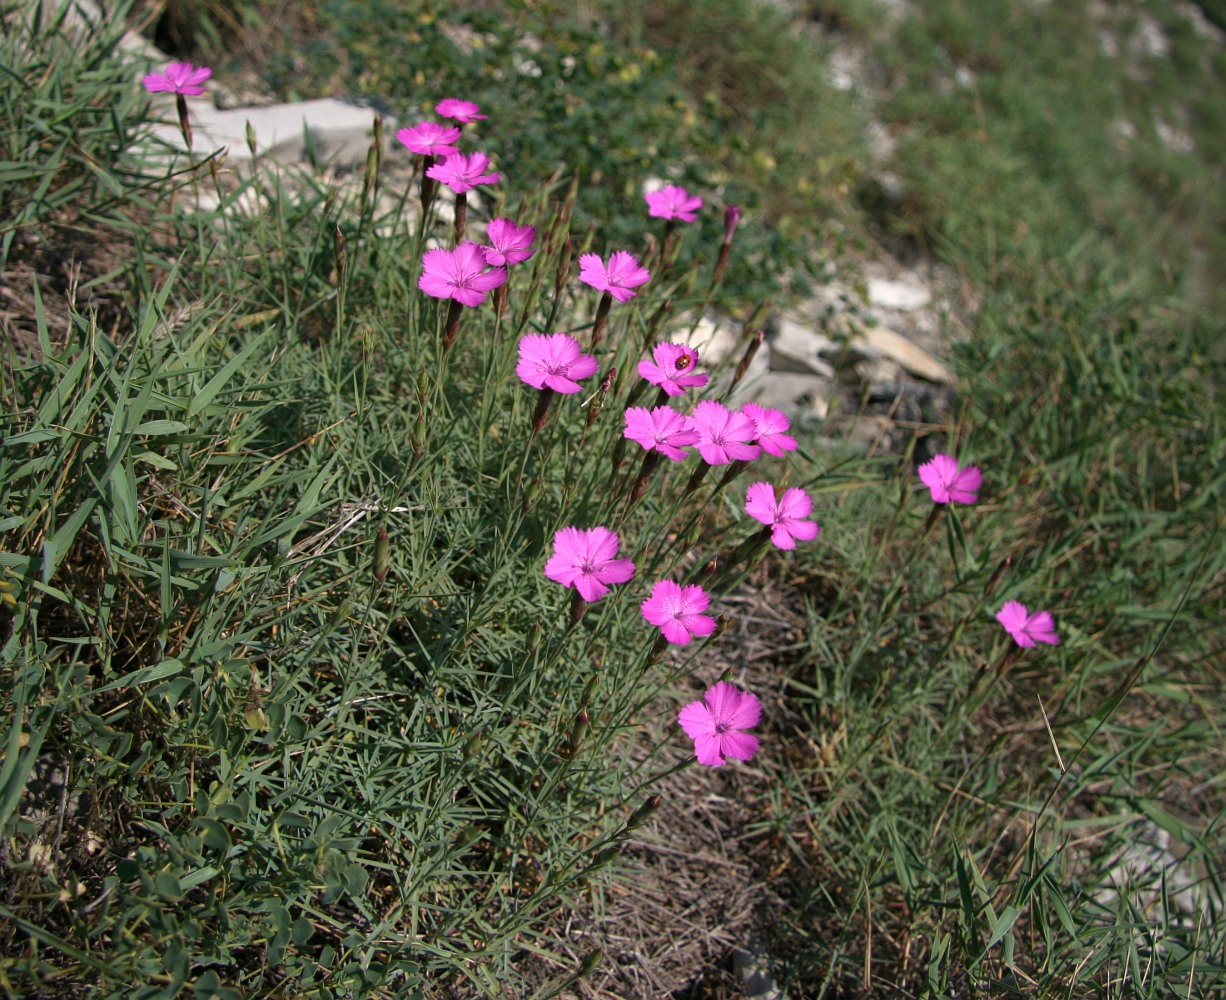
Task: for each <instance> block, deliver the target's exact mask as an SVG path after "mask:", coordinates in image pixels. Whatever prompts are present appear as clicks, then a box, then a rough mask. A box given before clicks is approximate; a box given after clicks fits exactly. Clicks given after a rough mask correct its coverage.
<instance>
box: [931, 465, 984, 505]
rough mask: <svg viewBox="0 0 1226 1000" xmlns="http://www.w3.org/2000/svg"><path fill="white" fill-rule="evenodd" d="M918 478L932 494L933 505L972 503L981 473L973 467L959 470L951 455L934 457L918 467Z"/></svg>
mask: <svg viewBox="0 0 1226 1000" xmlns="http://www.w3.org/2000/svg"><path fill="white" fill-rule="evenodd" d="M918 471H919V477H920V480H921V481H922V482H923V484H924V485H925V486H927V487H928V489H929V490H930V491H931V492H932V501H933V503H950V502H951V501H953V502H957V503H974V502H975V501H976V500H978V499H979V487H980V486H981V485H982V484H983V473H982V472H980V471H979V469H978V468H977V467H976V466H974V465H968V466H966V467H965V468H959V467H958V463H957V461H956V460H955V459H954V457H953V456H952V455H936V456H934V457H933V459H932V461H930V462H925V463H924V464H923V465H921V466H920V467H919V470H918Z"/></svg>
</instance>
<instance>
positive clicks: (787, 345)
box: [767, 316, 842, 378]
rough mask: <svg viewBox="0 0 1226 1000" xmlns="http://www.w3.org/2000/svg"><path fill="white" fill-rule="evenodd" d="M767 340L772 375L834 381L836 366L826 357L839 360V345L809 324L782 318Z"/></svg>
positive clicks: (773, 325)
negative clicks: (791, 374) (802, 375)
mask: <svg viewBox="0 0 1226 1000" xmlns="http://www.w3.org/2000/svg"><path fill="white" fill-rule="evenodd" d="M772 327H773V329H772V330H771V331H770V333H769V334H768V336H767V343H768V344H769V346H770V368H771V371H772V372H801V373H808V374H811V375H820V376H822V377H824V378H833V377H834V366H833V365H831V364H830V362H829V361H827V360H826V357H827V356H829V357H837V356H838V355H839V354H840V353H841V352H842V347H841V346H840V344H839V343H838V342H837V341H835V340H832V339H831V338H829V337H827V336H826V335H825V334H824V333H819V332H818V331H817V330H814V329H812V328H811V327H809V326H807V325H806V324H804V323H802V322H799V321H798V320H795V319H793V318H790V317H787V316H781V317H779V318H778V319H777V320H776V321H775V322H774V323H773V324H772Z"/></svg>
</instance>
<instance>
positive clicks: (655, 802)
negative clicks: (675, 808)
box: [625, 795, 661, 833]
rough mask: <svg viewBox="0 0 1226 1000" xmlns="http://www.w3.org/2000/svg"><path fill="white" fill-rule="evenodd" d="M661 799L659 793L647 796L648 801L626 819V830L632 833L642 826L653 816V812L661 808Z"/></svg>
mask: <svg viewBox="0 0 1226 1000" xmlns="http://www.w3.org/2000/svg"><path fill="white" fill-rule="evenodd" d="M660 801H661V799H660V796H658V795H649V796H647V801H646V802H644V803H643V804H642V805H641V806H639V807H638V808H637V809H636V810H634V812H632V813H631V814H630V818H629V819H628V820H626V831H625V832H626V833H631V832H632V831H634V830H637V829H638V828H639V827H640V826H642V825H643V824H644V823H645V822H646V821H647V819H648V818H649V817H650V816H651V814H652V813H654V812H655V811H656V810H657V809H659V808H660Z"/></svg>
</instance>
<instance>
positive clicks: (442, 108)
mask: <svg viewBox="0 0 1226 1000" xmlns="http://www.w3.org/2000/svg"><path fill="white" fill-rule="evenodd" d="M434 110H435V113H437V114H440V115H442V116H443V117H444V118H451V119H453V120H454V121H457V122H461V123H467V122H475V121H477V120H478V119H481V120H484V119H486V118H488V117H489V115H481V114H478V113H477V112H478V111H480V110H481V105H480V104H474V103H473V102H472V101H461V100H458V99H457V98H455V97H445V98H443V99H442V100H441V101H439V102H438V104H436V105H434Z"/></svg>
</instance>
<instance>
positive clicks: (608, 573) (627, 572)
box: [596, 559, 634, 583]
mask: <svg viewBox="0 0 1226 1000" xmlns="http://www.w3.org/2000/svg"><path fill="white" fill-rule="evenodd" d="M596 572H597V577H598V578H599V579H600V581H601V582H602V583H626V582H628V581H629V580H632V579H634V563H633V561H631V560H630V559H614V560H613V561H612V562H608V563H605V565H604V566H602V567H601V568H600V569H599V570H597V571H596Z"/></svg>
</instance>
